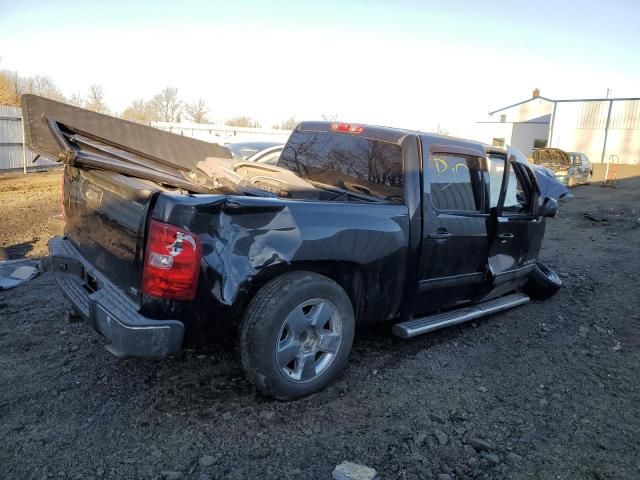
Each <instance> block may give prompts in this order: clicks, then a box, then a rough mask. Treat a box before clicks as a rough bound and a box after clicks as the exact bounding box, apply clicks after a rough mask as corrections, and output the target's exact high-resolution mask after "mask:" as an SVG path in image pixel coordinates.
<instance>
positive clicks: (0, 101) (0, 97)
mask: <svg viewBox="0 0 640 480" xmlns="http://www.w3.org/2000/svg"><path fill="white" fill-rule="evenodd" d="M0 105H11V106H16V107H17V106H18V105H20V99H19V98H18V95H17V94H16V90H15V88H14V83H13V79H12V77H11V72H0Z"/></svg>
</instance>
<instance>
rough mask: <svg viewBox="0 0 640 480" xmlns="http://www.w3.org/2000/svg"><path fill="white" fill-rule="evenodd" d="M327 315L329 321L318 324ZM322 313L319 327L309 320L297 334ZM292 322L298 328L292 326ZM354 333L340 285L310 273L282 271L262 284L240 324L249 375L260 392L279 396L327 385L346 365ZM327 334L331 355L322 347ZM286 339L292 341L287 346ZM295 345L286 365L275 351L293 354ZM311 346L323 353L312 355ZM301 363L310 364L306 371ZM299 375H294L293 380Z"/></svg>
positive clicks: (307, 392) (299, 394) (285, 397)
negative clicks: (288, 351)
mask: <svg viewBox="0 0 640 480" xmlns="http://www.w3.org/2000/svg"><path fill="white" fill-rule="evenodd" d="M314 302H315V303H314ZM307 308H308V309H309V310H306V311H308V313H305V309H307ZM314 309H315V310H314ZM327 313H329V314H330V315H329V317H327V318H328V319H329V320H326V322H325V323H322V322H323V321H324V320H323V319H324V317H325V316H326V315H327ZM312 314H313V315H312ZM321 314H322V318H323V319H321V320H319V322H320V323H322V324H321V325H320V326H319V327H316V326H315V323H313V325H311V326H306V327H303V328H306V330H304V332H303V333H300V334H298V333H296V332H298V331H300V329H299V328H298V327H300V325H306V323H304V322H306V321H307V319H310V318H311V317H312V316H315V317H316V318H320V317H321ZM296 315H297V316H296ZM300 315H302V317H301V316H300ZM300 318H303V319H305V320H304V321H303V322H302V323H301V322H298V323H297V324H296V322H294V321H293V320H290V319H300ZM296 321H297V320H296ZM294 324H295V327H296V328H291V327H290V325H294ZM337 325H340V328H339V329H337ZM327 326H328V327H329V328H328V329H324V328H323V327H327ZM316 328H317V329H316ZM332 329H333V330H332ZM334 330H335V331H334ZM338 330H339V333H337V331H338ZM354 331H355V319H354V314H353V307H352V305H351V301H350V300H349V297H348V296H347V294H346V293H345V291H344V290H343V289H342V287H340V285H338V284H337V283H336V282H334V281H333V280H331V279H330V278H327V277H325V276H322V275H319V274H317V273H313V272H304V271H300V272H291V273H286V274H283V275H281V276H279V277H276V278H274V279H273V280H271V281H270V282H269V283H267V284H266V285H265V286H264V287H262V288H261V289H260V290H259V291H258V293H257V294H256V295H255V296H254V298H253V299H252V300H251V302H250V303H249V306H248V307H247V310H246V312H245V314H244V316H243V318H242V322H241V325H240V355H241V357H242V366H243V367H244V370H245V373H246V375H247V378H248V379H249V380H250V381H251V383H253V384H254V385H255V386H256V388H257V389H258V390H259V391H260V392H261V393H263V394H264V395H267V396H270V397H273V398H276V399H278V400H294V399H296V398H300V397H304V396H307V395H311V394H312V393H315V392H317V391H319V390H321V389H323V388H324V387H325V386H327V384H328V383H329V382H331V380H333V379H334V378H335V377H336V375H337V374H338V373H339V372H340V371H341V370H342V369H343V368H344V366H345V365H346V363H347V359H348V356H349V352H350V351H351V346H352V344H353V335H354ZM327 333H328V334H327ZM304 335H306V337H304V339H303V336H304ZM329 337H331V339H330V340H329V341H330V342H331V349H332V350H331V351H332V352H333V353H331V352H328V351H325V350H324V348H325V345H324V343H325V340H326V339H327V338H329ZM338 337H339V341H338V340H336V339H337V338H338ZM314 341H315V344H314V343H313V342H314ZM287 342H289V343H291V345H290V346H289V347H288V346H287ZM307 342H309V345H307ZM294 343H295V345H293V344H294ZM283 344H284V345H285V346H284V347H282V346H281V345H283ZM295 348H299V349H300V350H299V351H297V353H296V354H295V356H293V359H292V360H291V361H290V362H289V364H285V362H286V359H287V358H288V356H287V357H283V356H278V357H276V353H278V355H280V354H281V353H284V351H285V350H287V349H289V350H291V352H295ZM315 348H318V349H321V350H322V351H318V352H316V353H314V349H315ZM289 355H292V353H289ZM318 355H319V357H318ZM309 359H310V360H309ZM317 359H319V360H317ZM316 361H317V362H318V363H316ZM278 362H280V364H282V365H285V366H284V367H283V366H282V365H280V364H279V363H278ZM305 365H306V366H309V365H312V366H310V367H309V369H308V370H307V369H305V368H304V367H305ZM298 370H299V371H298ZM318 370H319V371H318ZM297 374H299V375H300V378H298V379H296V378H294V377H295V375H297ZM309 374H312V376H309ZM305 375H306V378H304V377H305Z"/></svg>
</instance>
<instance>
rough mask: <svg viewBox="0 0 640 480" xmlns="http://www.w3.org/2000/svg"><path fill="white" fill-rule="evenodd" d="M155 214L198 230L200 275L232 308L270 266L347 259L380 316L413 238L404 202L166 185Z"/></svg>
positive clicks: (366, 306) (369, 310) (397, 299)
mask: <svg viewBox="0 0 640 480" xmlns="http://www.w3.org/2000/svg"><path fill="white" fill-rule="evenodd" d="M153 218H155V219H156V220H160V221H163V222H167V223H171V224H174V225H179V226H183V227H186V228H188V229H189V230H191V231H192V232H194V233H196V234H197V235H198V236H199V237H200V239H201V241H202V247H203V258H202V269H201V276H200V283H201V284H204V285H206V288H207V290H208V291H209V293H210V294H211V296H212V297H213V298H214V299H215V302H216V303H218V304H220V305H222V306H225V307H228V308H229V309H230V310H233V311H235V312H237V311H242V310H243V308H244V306H245V305H246V302H247V301H248V300H249V299H248V294H249V292H250V291H251V287H252V282H254V281H256V280H257V279H258V278H260V277H263V278H269V271H271V270H272V269H273V270H274V271H275V269H277V270H278V271H282V269H283V268H284V269H291V270H293V269H296V268H298V267H297V265H302V264H304V265H305V268H313V267H309V265H311V266H313V265H314V264H322V265H324V266H325V268H326V265H329V266H331V265H335V268H336V269H338V268H339V265H344V264H345V263H346V264H349V265H350V266H352V267H353V268H355V269H357V270H358V271H359V272H360V274H361V275H362V283H363V291H362V292H361V293H362V294H363V295H362V299H363V300H362V304H361V306H360V307H361V309H362V310H361V312H360V315H359V318H360V319H362V320H364V319H366V320H367V321H383V320H386V319H389V318H390V317H393V316H395V315H396V314H397V312H398V310H399V307H400V303H401V301H402V297H403V288H404V282H401V281H398V280H399V279H403V278H405V272H406V268H407V265H406V264H407V249H408V246H409V213H408V208H407V207H406V206H404V205H394V204H365V203H348V202H344V203H342V202H332V203H319V202H307V201H292V200H284V199H279V198H256V197H246V196H243V197H240V196H223V195H189V196H184V195H174V194H166V193H162V194H160V195H159V196H158V200H157V203H156V205H155V208H154V212H153Z"/></svg>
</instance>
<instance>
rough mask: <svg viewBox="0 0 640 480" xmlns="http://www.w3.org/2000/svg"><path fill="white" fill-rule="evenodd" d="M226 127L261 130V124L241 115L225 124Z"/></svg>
mask: <svg viewBox="0 0 640 480" xmlns="http://www.w3.org/2000/svg"><path fill="white" fill-rule="evenodd" d="M224 124H225V125H229V126H230V127H251V128H260V127H261V125H260V122H258V121H256V120H253V119H252V118H251V117H247V116H245V115H239V116H237V117H231V118H230V119H229V120H227V121H226V122H224Z"/></svg>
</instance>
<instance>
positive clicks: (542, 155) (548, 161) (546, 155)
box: [533, 150, 571, 170]
mask: <svg viewBox="0 0 640 480" xmlns="http://www.w3.org/2000/svg"><path fill="white" fill-rule="evenodd" d="M533 156H534V160H535V163H536V164H537V165H543V166H545V167H548V168H551V169H552V170H562V169H566V168H568V167H569V166H570V165H571V159H570V158H569V156H568V155H567V154H566V153H565V152H563V151H561V150H538V151H535V152H534V153H533Z"/></svg>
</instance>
